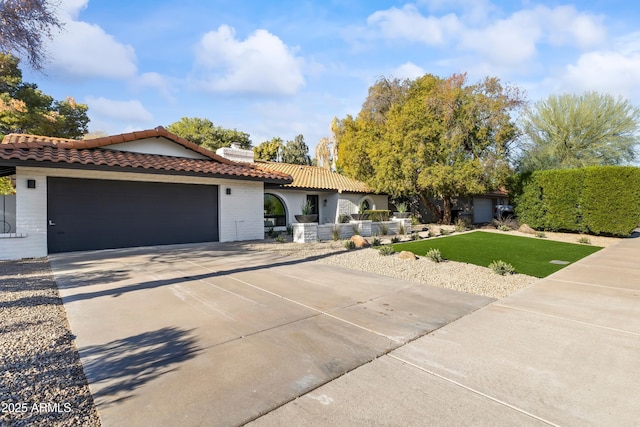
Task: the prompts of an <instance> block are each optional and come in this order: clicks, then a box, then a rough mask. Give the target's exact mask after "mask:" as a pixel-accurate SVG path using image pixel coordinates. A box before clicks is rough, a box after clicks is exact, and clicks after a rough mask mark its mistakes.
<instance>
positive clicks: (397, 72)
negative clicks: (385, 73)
mask: <svg viewBox="0 0 640 427" xmlns="http://www.w3.org/2000/svg"><path fill="white" fill-rule="evenodd" d="M425 74H426V71H425V70H424V68H422V67H419V66H417V65H416V64H414V63H413V62H405V63H404V64H402V65H401V66H399V67H397V68H395V69H394V70H393V71H391V75H392V76H394V77H397V78H399V79H415V78H418V77H422V76H424V75H425Z"/></svg>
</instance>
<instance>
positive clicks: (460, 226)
mask: <svg viewBox="0 0 640 427" xmlns="http://www.w3.org/2000/svg"><path fill="white" fill-rule="evenodd" d="M455 229H456V231H457V232H458V233H461V232H463V231H465V230H466V229H467V222H466V221H465V220H463V219H462V218H458V219H457V220H456V226H455Z"/></svg>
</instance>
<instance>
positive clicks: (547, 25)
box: [366, 0, 607, 67]
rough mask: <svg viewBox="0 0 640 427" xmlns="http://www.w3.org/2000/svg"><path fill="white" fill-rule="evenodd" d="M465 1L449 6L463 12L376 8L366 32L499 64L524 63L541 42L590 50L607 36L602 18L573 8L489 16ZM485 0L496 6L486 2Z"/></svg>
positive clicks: (434, 5)
mask: <svg viewBox="0 0 640 427" xmlns="http://www.w3.org/2000/svg"><path fill="white" fill-rule="evenodd" d="M423 3H425V4H426V5H427V6H428V8H429V9H430V10H433V11H440V10H444V9H443V8H444V3H443V2H441V1H439V0H430V1H426V2H423ZM447 3H448V2H447ZM465 4H466V0H458V1H457V2H454V3H453V4H452V5H448V7H449V10H452V8H453V10H455V9H457V8H459V9H460V11H459V12H458V13H457V14H456V13H447V14H445V15H442V16H436V15H429V14H424V13H423V12H421V11H420V10H419V9H418V7H417V6H416V5H413V4H407V5H405V6H404V7H402V8H401V9H398V8H396V7H392V8H390V9H387V10H382V11H377V12H374V13H373V14H371V15H370V16H369V18H368V19H367V24H368V30H369V31H368V32H367V33H366V34H367V35H368V36H369V37H372V38H382V39H389V40H406V41H410V42H418V43H422V44H425V45H429V46H441V47H443V48H444V47H449V48H452V49H453V52H455V51H458V52H467V53H474V54H479V55H481V57H482V59H483V60H484V61H488V62H489V63H493V64H495V65H496V66H498V67H500V66H518V65H520V66H526V62H527V61H531V60H532V59H533V58H535V57H536V55H537V54H538V50H539V46H540V45H541V44H548V45H552V46H571V47H577V48H579V49H582V50H586V49H590V48H593V47H597V46H599V45H602V44H603V43H604V42H605V40H606V36H607V35H606V30H605V27H604V25H603V18H602V17H601V16H596V15H593V14H589V13H583V12H579V11H577V10H576V8H575V7H573V6H558V7H554V8H549V7H547V6H536V7H532V8H528V9H522V10H519V11H516V12H514V13H512V14H511V15H509V16H505V17H503V18H501V19H490V16H488V15H486V16H485V15H483V14H482V13H481V12H480V11H479V10H478V9H477V8H470V9H468V10H465V9H462V8H461V7H460V6H463V5H465ZM484 4H485V6H486V7H487V8H489V9H492V8H495V6H493V5H492V4H491V3H489V2H487V1H485V2H484ZM496 16H499V14H496Z"/></svg>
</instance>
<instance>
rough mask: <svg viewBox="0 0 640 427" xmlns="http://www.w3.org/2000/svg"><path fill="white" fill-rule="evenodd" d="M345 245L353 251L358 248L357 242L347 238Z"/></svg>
mask: <svg viewBox="0 0 640 427" xmlns="http://www.w3.org/2000/svg"><path fill="white" fill-rule="evenodd" d="M344 247H345V249H346V250H348V251H351V250H353V249H355V248H356V243H355V242H354V241H353V240H346V241H345V242H344Z"/></svg>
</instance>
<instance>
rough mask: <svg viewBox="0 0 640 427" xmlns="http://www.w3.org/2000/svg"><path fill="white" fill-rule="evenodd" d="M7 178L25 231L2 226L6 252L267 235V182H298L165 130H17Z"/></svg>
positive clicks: (5, 148)
mask: <svg viewBox="0 0 640 427" xmlns="http://www.w3.org/2000/svg"><path fill="white" fill-rule="evenodd" d="M0 176H12V177H14V179H15V183H16V195H15V213H14V215H15V230H11V231H12V232H10V233H0V259H18V258H29V257H42V256H46V255H47V254H49V253H55V252H67V251H78V250H94V249H106V248H122V247H133V246H148V245H164V244H177V243H195V242H208V241H220V242H227V241H236V240H251V239H262V238H263V237H264V227H263V196H264V190H265V185H275V186H281V185H287V184H290V183H291V182H292V178H291V176H289V175H287V174H286V173H283V172H279V171H271V170H269V169H268V168H267V167H257V166H256V165H252V164H247V163H237V162H234V161H231V160H228V159H225V158H224V157H221V156H219V155H217V154H215V153H213V152H211V151H209V150H206V149H204V148H202V147H200V146H198V145H196V144H194V143H191V142H189V141H187V140H185V139H183V138H180V137H178V136H177V135H174V134H172V133H170V132H168V131H167V130H165V129H164V128H162V127H157V128H155V129H150V130H145V131H140V132H131V133H125V134H121V135H114V136H107V137H103V138H97V139H92V140H82V141H78V140H70V139H61V138H51V137H45V136H35V135H19V134H11V135H7V136H5V138H4V139H3V141H2V143H0ZM3 231H4V230H3Z"/></svg>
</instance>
